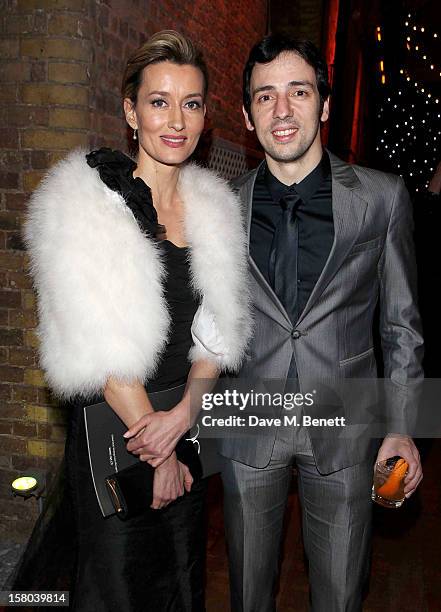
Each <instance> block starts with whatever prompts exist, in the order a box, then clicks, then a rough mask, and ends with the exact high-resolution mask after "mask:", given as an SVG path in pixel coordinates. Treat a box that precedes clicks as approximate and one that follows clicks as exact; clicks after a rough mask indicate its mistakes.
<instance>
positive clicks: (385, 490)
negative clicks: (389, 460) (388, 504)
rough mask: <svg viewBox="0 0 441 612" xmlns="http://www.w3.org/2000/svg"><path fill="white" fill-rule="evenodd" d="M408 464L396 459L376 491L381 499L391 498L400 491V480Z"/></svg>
mask: <svg viewBox="0 0 441 612" xmlns="http://www.w3.org/2000/svg"><path fill="white" fill-rule="evenodd" d="M408 467H409V464H408V463H407V461H405V460H404V459H401V458H400V459H398V461H397V462H396V464H395V465H394V467H393V470H392V472H391V473H390V475H389V477H388V479H387V480H386V482H385V483H384V484H382V485H381V487H379V488H378V489H377V493H378V495H380V496H381V497H385V498H386V499H387V498H393V497H395V496H396V495H397V493H398V491H399V490H400V485H401V480H402V479H403V478H404V476H405V474H406V472H407V469H408Z"/></svg>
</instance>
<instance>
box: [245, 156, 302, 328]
mask: <svg viewBox="0 0 441 612" xmlns="http://www.w3.org/2000/svg"><path fill="white" fill-rule="evenodd" d="M262 163H263V162H262ZM259 168H260V165H259V166H258V167H257V168H256V170H255V171H254V173H252V174H251V176H250V178H249V179H248V180H247V181H245V183H244V184H243V185H242V186H241V187H240V188H239V195H240V198H241V200H242V202H243V203H244V206H245V215H244V218H245V223H246V232H247V245H248V261H249V264H250V269H251V274H252V276H253V279H254V280H255V282H256V283H257V284H258V285H259V287H260V288H261V289H262V290H263V291H264V292H265V294H266V296H267V297H268V298H269V300H270V303H271V305H272V306H273V308H272V309H271V312H268V311H267V309H265V307H264V306H263V305H262V304H259V305H258V307H259V308H260V309H261V310H263V309H264V310H265V312H268V314H269V315H270V316H271V317H272V318H273V319H274V320H275V321H277V322H278V323H279V325H281V326H282V327H285V328H286V329H288V330H291V329H292V323H291V320H290V318H289V316H288V313H287V312H286V310H285V308H284V307H283V304H282V303H281V302H280V300H279V298H278V297H277V295H276V294H275V293H274V291H273V289H272V287H271V286H270V285H269V284H268V283H267V281H266V279H265V277H264V276H263V274H262V273H261V271H260V270H259V268H258V267H257V265H256V263H255V262H254V259H253V258H252V257H251V255H250V231H251V216H252V212H253V210H252V209H253V192H254V184H255V182H256V177H257V173H258V171H259Z"/></svg>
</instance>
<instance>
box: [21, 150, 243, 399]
mask: <svg viewBox="0 0 441 612" xmlns="http://www.w3.org/2000/svg"><path fill="white" fill-rule="evenodd" d="M179 188H180V192H181V195H182V197H183V200H184V203H185V209H186V221H185V227H186V234H187V237H188V241H189V244H190V246H191V269H192V275H193V282H194V286H195V288H196V289H197V291H198V292H199V293H200V294H201V295H202V296H203V299H204V304H205V303H207V306H208V308H209V310H210V311H211V312H212V313H213V315H214V317H215V320H216V324H217V327H218V331H219V333H220V334H221V335H222V337H223V339H224V342H225V345H226V346H227V347H228V353H227V355H228V356H225V357H223V358H221V359H220V360H219V365H220V366H221V367H222V368H231V369H234V368H237V367H238V366H239V364H240V361H241V360H242V358H243V355H244V350H245V346H246V344H247V341H248V339H249V335H250V329H251V327H250V326H251V318H250V314H249V308H248V285H247V273H246V256H245V252H246V246H245V236H244V233H243V229H242V224H241V219H240V209H239V203H238V201H237V199H236V198H235V196H234V195H232V193H231V191H230V190H229V189H228V187H227V186H226V184H225V183H224V182H223V181H221V180H220V179H218V178H217V177H215V176H214V175H213V174H212V173H211V172H209V171H207V170H203V169H201V168H197V167H195V166H189V167H187V168H186V169H185V170H183V172H182V173H181V179H180V186H179ZM24 233H25V240H26V243H27V246H28V249H29V253H30V258H31V264H32V274H33V277H34V283H35V287H36V289H37V294H38V298H39V299H38V310H39V329H38V332H39V337H40V357H41V365H42V367H43V369H44V370H45V372H46V375H47V380H48V383H49V385H50V386H51V387H52V389H53V390H54V391H55V393H57V394H58V395H60V396H62V397H71V396H73V395H75V394H77V393H80V394H82V395H86V396H90V395H92V394H94V393H96V392H100V391H101V390H102V389H103V387H104V385H105V383H106V380H107V378H108V377H109V376H111V375H113V376H115V377H117V378H118V379H121V380H126V381H133V380H139V381H142V382H144V381H145V380H146V379H147V378H148V377H151V376H152V375H153V374H154V372H155V368H156V366H157V363H158V359H159V357H160V354H161V351H162V350H163V348H164V346H165V343H166V340H167V333H168V329H169V323H170V322H169V316H168V312H167V306H166V303H165V300H164V295H163V287H162V279H163V274H164V269H163V265H162V263H161V254H160V250H159V249H158V247H157V245H156V244H155V243H154V241H153V240H151V239H150V238H148V237H147V236H145V235H144V234H143V233H142V231H141V230H140V229H139V227H138V224H137V222H136V220H135V218H134V217H133V214H132V212H131V211H130V210H129V208H128V207H127V206H126V205H125V203H124V200H123V198H122V197H121V196H120V195H119V194H117V193H115V192H113V191H111V190H110V189H108V188H107V187H106V186H105V185H104V183H103V182H102V181H101V179H100V178H99V174H98V172H97V171H96V170H94V169H92V168H90V167H89V166H88V165H87V163H86V160H85V152H84V151H78V150H77V151H74V152H73V153H71V154H70V155H69V156H68V157H67V158H66V159H65V160H63V161H61V162H60V163H58V164H57V165H56V166H55V167H54V168H53V169H52V170H51V171H50V172H49V173H48V175H47V176H46V178H45V179H44V181H43V182H42V183H41V185H40V186H39V187H38V189H37V190H36V191H35V193H34V194H33V196H32V198H31V200H30V204H29V214H28V217H27V221H26V223H25V230H24ZM203 356H205V355H202V354H199V350H198V349H195V347H193V349H192V351H191V359H192V360H195V359H197V358H201V357H203Z"/></svg>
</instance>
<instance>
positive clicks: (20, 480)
mask: <svg viewBox="0 0 441 612" xmlns="http://www.w3.org/2000/svg"><path fill="white" fill-rule="evenodd" d="M45 491H46V472H45V471H44V470H39V469H34V468H30V469H28V470H26V472H24V473H23V474H20V476H17V478H14V480H13V481H12V482H11V492H12V494H13V495H14V497H22V498H23V499H29V498H30V497H35V498H36V499H37V500H38V507H39V509H40V511H41V509H42V507H43V499H42V498H43V497H44V494H45Z"/></svg>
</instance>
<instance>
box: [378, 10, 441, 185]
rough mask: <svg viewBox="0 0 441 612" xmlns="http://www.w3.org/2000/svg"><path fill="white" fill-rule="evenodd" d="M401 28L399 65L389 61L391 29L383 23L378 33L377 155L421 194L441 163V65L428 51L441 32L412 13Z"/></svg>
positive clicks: (386, 165)
mask: <svg viewBox="0 0 441 612" xmlns="http://www.w3.org/2000/svg"><path fill="white" fill-rule="evenodd" d="M401 25H402V27H400V34H399V38H401V39H402V41H401V47H402V48H401V49H398V54H396V56H398V57H399V58H400V60H401V61H400V63H399V64H398V65H397V62H396V61H395V62H392V61H391V62H388V61H387V45H386V44H385V42H386V41H385V38H386V37H387V31H384V30H383V27H382V26H381V25H379V26H377V28H376V32H375V38H376V47H377V55H378V81H377V82H378V89H379V96H378V109H377V122H378V130H377V142H376V152H377V154H378V155H379V156H380V157H382V158H383V160H384V162H385V164H384V165H385V167H386V168H389V169H390V170H391V171H394V172H396V173H398V174H401V175H402V176H403V178H404V179H405V181H406V183H407V185H408V187H409V188H410V189H411V190H414V191H421V190H424V189H425V188H426V187H427V185H428V183H429V180H430V178H431V177H432V175H433V172H434V170H435V168H436V166H437V164H438V161H439V150H440V147H439V143H440V138H441V101H440V96H439V95H438V92H439V88H438V91H437V87H436V82H435V79H434V76H435V75H436V76H437V77H439V76H441V67H440V63H439V62H437V61H436V59H438V58H435V57H431V55H430V52H429V50H428V47H430V46H431V45H430V44H429V43H430V40H429V39H432V42H433V39H437V38H439V34H438V32H437V31H436V30H433V29H431V28H430V26H428V25H427V24H423V23H418V22H417V20H416V18H415V17H414V16H413V15H412V14H411V13H408V14H407V15H406V17H405V19H404V20H403V23H402V24H401ZM395 39H396V36H395ZM432 46H433V45H432ZM416 63H417V65H418V70H415V64H416ZM429 76H430V78H428V77H429ZM426 81H427V82H426ZM434 83H435V85H434Z"/></svg>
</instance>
